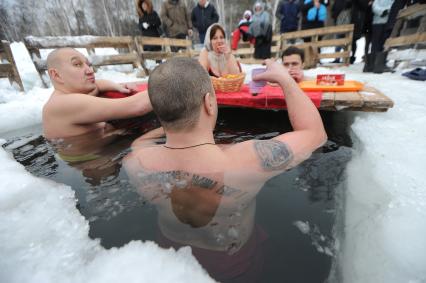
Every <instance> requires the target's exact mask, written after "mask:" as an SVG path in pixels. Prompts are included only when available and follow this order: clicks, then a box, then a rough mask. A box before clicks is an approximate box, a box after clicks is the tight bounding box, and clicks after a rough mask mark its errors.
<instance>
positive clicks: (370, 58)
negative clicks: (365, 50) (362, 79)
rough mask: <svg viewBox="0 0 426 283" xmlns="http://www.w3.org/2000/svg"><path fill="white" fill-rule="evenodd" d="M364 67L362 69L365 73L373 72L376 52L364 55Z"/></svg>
mask: <svg viewBox="0 0 426 283" xmlns="http://www.w3.org/2000/svg"><path fill="white" fill-rule="evenodd" d="M364 59H365V60H364V61H365V63H364V69H363V70H362V71H363V72H364V73H371V72H373V69H374V54H372V53H370V54H366V55H365V57H364Z"/></svg>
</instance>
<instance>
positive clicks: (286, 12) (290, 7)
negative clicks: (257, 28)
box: [277, 0, 300, 33]
mask: <svg viewBox="0 0 426 283" xmlns="http://www.w3.org/2000/svg"><path fill="white" fill-rule="evenodd" d="M279 9H280V10H279V11H278V13H277V14H278V16H279V18H280V19H281V28H280V32H281V33H284V32H289V31H295V30H297V28H298V25H299V9H300V6H299V4H298V3H297V1H294V0H290V1H286V2H284V3H282V4H281V5H280V6H279Z"/></svg>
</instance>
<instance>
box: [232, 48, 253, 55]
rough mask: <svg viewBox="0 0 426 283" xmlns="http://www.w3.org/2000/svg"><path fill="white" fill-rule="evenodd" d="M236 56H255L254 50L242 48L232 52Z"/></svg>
mask: <svg viewBox="0 0 426 283" xmlns="http://www.w3.org/2000/svg"><path fill="white" fill-rule="evenodd" d="M232 54H234V55H253V54H254V48H241V49H238V50H235V51H233V52H232Z"/></svg>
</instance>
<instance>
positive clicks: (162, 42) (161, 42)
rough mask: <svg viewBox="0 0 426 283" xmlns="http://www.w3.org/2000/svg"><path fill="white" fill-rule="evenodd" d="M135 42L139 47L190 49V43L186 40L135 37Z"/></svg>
mask: <svg viewBox="0 0 426 283" xmlns="http://www.w3.org/2000/svg"><path fill="white" fill-rule="evenodd" d="M136 40H137V42H138V43H139V44H141V45H156V46H176V47H188V48H189V47H191V46H192V42H191V41H190V40H188V39H176V38H167V37H150V36H137V37H136Z"/></svg>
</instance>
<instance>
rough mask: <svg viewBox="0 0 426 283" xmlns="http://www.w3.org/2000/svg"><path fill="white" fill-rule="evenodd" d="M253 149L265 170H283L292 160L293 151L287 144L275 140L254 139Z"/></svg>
mask: <svg viewBox="0 0 426 283" xmlns="http://www.w3.org/2000/svg"><path fill="white" fill-rule="evenodd" d="M254 149H255V151H256V153H257V155H258V157H259V159H260V166H261V167H262V168H263V169H264V170H265V171H275V170H284V169H286V168H287V166H288V165H289V164H290V162H291V161H292V160H293V152H292V151H291V149H290V148H289V147H288V146H287V144H285V143H283V142H280V141H277V140H266V141H259V140H256V141H254Z"/></svg>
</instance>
